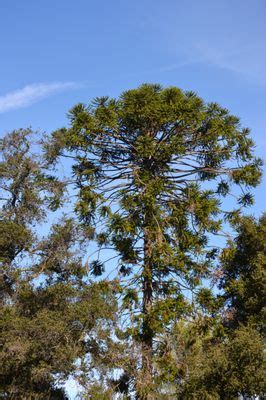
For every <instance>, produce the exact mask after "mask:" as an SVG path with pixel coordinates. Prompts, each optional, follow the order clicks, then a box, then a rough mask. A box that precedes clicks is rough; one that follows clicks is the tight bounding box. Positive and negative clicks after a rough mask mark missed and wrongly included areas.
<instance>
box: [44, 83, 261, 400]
mask: <svg viewBox="0 0 266 400" xmlns="http://www.w3.org/2000/svg"><path fill="white" fill-rule="evenodd" d="M69 119H70V126H69V127H68V128H63V129H60V130H58V131H56V132H54V134H53V137H52V139H51V142H50V144H49V145H47V146H46V150H47V157H48V159H49V160H50V162H53V161H54V160H56V158H57V157H58V156H60V155H66V156H68V157H73V158H74V159H75V161H74V165H73V173H74V177H75V185H76V187H77V188H78V201H77V203H76V212H77V213H78V215H79V217H80V220H81V221H82V222H83V224H85V225H88V226H93V227H94V229H95V240H96V242H97V243H98V246H99V253H100V252H101V251H104V249H112V250H114V251H115V252H116V253H115V255H116V256H117V260H118V262H117V264H116V270H117V276H118V278H119V279H120V283H121V287H122V289H121V290H122V293H123V307H124V309H126V308H128V309H129V310H130V312H132V315H134V317H131V318H128V320H127V322H126V325H127V334H128V335H131V337H132V338H133V339H134V341H135V342H136V343H139V345H140V347H141V360H140V361H138V362H137V363H136V368H137V369H138V368H139V369H140V372H139V374H138V375H137V377H135V389H136V391H137V393H138V398H140V399H154V398H156V394H155V387H154V377H155V376H156V365H155V363H154V356H153V355H154V352H155V346H154V342H155V339H156V335H157V334H159V333H161V332H163V331H164V330H165V329H167V327H168V326H169V324H171V322H172V321H173V320H175V319H176V318H179V317H182V316H184V315H185V314H186V313H188V312H189V311H190V310H191V300H192V295H189V296H188V297H189V298H188V299H187V298H186V293H188V292H187V291H189V292H190V293H192V294H193V291H194V290H195V288H196V287H197V286H198V285H200V283H201V280H202V279H203V278H208V276H209V272H210V269H211V267H212V259H213V257H214V255H215V249H213V248H210V245H209V238H210V236H211V235H216V234H218V233H219V231H220V229H221V227H222V221H223V220H224V219H225V218H227V219H228V220H230V218H231V219H232V218H234V219H235V218H237V215H238V214H239V213H240V209H241V207H242V205H247V204H250V203H251V202H252V195H251V194H250V193H249V192H248V189H249V187H252V186H256V185H257V184H258V182H259V180H260V175H261V173H260V166H261V162H260V160H258V159H256V158H254V155H253V142H252V140H251V139H250V137H249V130H248V129H246V128H242V127H241V125H240V122H239V119H238V118H237V117H235V116H233V115H231V114H230V113H229V111H228V110H227V109H225V108H222V107H220V106H219V105H218V104H216V103H209V104H206V103H204V101H203V100H202V99H201V98H199V97H198V96H197V95H196V94H195V93H193V92H183V91H182V90H180V89H178V88H176V87H169V88H165V89H164V88H162V87H161V86H159V85H153V84H144V85H142V86H140V87H139V88H137V89H135V90H129V91H126V92H124V93H122V95H121V96H120V97H119V98H118V99H112V98H108V97H101V98H96V99H95V100H94V101H93V102H92V103H91V104H89V105H88V106H86V105H84V104H78V105H76V106H75V107H74V108H73V109H72V110H71V111H70V112H69ZM234 190H235V192H234V193H235V195H236V196H237V197H238V201H237V208H235V209H228V210H224V209H223V208H222V206H221V204H222V203H221V199H222V198H223V197H226V196H230V195H231V194H232V192H233V191H234ZM90 267H91V270H92V272H94V274H95V275H98V276H100V275H101V274H102V273H103V272H104V264H103V263H102V262H101V260H100V259H97V260H95V261H93V262H91V264H90ZM125 373H126V375H129V377H130V374H132V372H131V371H130V369H128V371H125ZM124 376H125V374H123V377H124Z"/></svg>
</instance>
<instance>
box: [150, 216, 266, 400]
mask: <svg viewBox="0 0 266 400" xmlns="http://www.w3.org/2000/svg"><path fill="white" fill-rule="evenodd" d="M235 229H236V235H235V238H234V240H232V239H231V240H230V241H229V242H228V244H227V246H226V247H225V248H224V250H223V251H222V253H221V257H220V264H219V266H218V268H217V270H218V272H219V276H220V280H219V281H220V289H221V290H222V292H221V294H218V295H217V297H216V298H215V296H214V295H212V296H210V293H209V295H208V296H207V291H206V289H204V290H202V291H200V292H199V295H198V304H201V306H202V308H201V311H200V309H199V311H198V315H197V317H196V318H195V319H185V320H181V321H178V322H177V323H176V324H175V325H173V326H172V328H171V332H170V333H168V334H167V335H165V336H164V337H162V338H161V341H160V343H159V346H158V361H157V362H158V364H159V365H160V374H159V375H158V385H159V386H160V383H162V382H163V383H164V384H163V385H162V384H161V387H163V388H164V387H165V385H166V384H167V389H165V390H164V391H165V393H166V394H165V398H178V399H179V398H180V399H191V398H193V399H228V400H229V399H239V396H240V395H242V396H243V398H249V399H251V398H252V399H253V398H254V399H255V398H256V399H258V398H264V390H265V385H264V378H263V372H264V369H263V363H264V360H263V358H264V357H263V354H264V348H265V346H264V321H265V316H264V313H265V311H264V309H265V301H264V298H265V296H264V291H265V289H264V285H263V281H264V268H265V216H264V215H263V216H262V217H261V218H260V219H259V220H256V219H255V218H252V217H242V218H241V219H240V220H238V221H237V223H236V225H235ZM203 295H204V296H203ZM167 396H168V397H167ZM162 398H164V397H163V395H162Z"/></svg>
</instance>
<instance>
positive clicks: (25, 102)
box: [0, 82, 78, 113]
mask: <svg viewBox="0 0 266 400" xmlns="http://www.w3.org/2000/svg"><path fill="white" fill-rule="evenodd" d="M77 86H78V85H77V84H76V83H75V82H53V83H34V84H32V85H27V86H25V87H23V88H22V89H18V90H15V91H12V92H9V93H6V94H5V95H3V96H0V113H5V112H7V111H11V110H16V109H18V108H22V107H28V106H30V105H31V104H33V103H36V102H38V101H40V100H42V99H44V98H45V97H48V96H51V95H53V94H55V93H58V92H62V91H64V90H67V89H74V88H76V87H77Z"/></svg>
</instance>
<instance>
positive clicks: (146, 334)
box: [139, 228, 154, 400]
mask: <svg viewBox="0 0 266 400" xmlns="http://www.w3.org/2000/svg"><path fill="white" fill-rule="evenodd" d="M152 247H153V243H152V240H151V238H150V234H149V231H148V229H147V228H145V231H144V266H143V307H142V311H143V326H142V380H143V381H142V386H143V387H144V389H145V390H144V393H141V395H140V396H139V399H141V400H153V399H154V397H153V395H152V393H151V392H150V390H151V387H152V378H153V366H152V361H153V360H152V356H153V354H152V345H153V329H152V326H151V308H152V297H153V288H152V273H153V271H152ZM142 392H143V391H142Z"/></svg>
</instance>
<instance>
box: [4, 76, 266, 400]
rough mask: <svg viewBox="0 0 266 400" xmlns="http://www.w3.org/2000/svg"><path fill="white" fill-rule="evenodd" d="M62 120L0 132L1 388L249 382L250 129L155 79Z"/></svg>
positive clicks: (121, 392)
mask: <svg viewBox="0 0 266 400" xmlns="http://www.w3.org/2000/svg"><path fill="white" fill-rule="evenodd" d="M68 118H69V125H68V126H67V127H64V128H61V129H58V130H56V131H55V132H53V133H52V134H51V135H48V136H45V137H42V138H41V140H39V141H37V142H36V143H35V142H34V141H33V140H32V139H29V138H30V136H31V135H32V132H31V131H30V130H19V131H15V132H13V133H11V134H9V135H8V136H7V137H5V138H4V139H3V142H2V148H1V150H2V161H1V164H0V178H1V189H2V192H3V194H1V201H2V208H1V221H0V232H1V239H0V252H1V253H0V261H1V263H2V266H3V277H2V281H1V286H2V287H3V295H2V314H3V317H2V321H3V324H2V331H3V332H4V337H5V340H4V346H3V351H2V357H3V366H4V374H3V377H4V378H3V381H2V383H1V385H2V386H3V394H4V395H5V396H13V397H14V396H17V397H18V396H21V395H22V394H23V395H25V394H26V395H28V396H35V398H49V397H47V396H52V395H54V394H53V393H54V391H57V393H58V396H61V397H56V398H64V397H63V396H65V394H64V393H63V390H62V389H60V388H59V385H58V383H60V382H63V381H64V379H66V378H67V377H69V376H70V375H71V374H72V375H75V376H76V378H77V380H78V382H79V383H80V385H81V386H83V388H84V391H83V394H82V396H83V397H82V398H88V399H89V398H92V399H97V398H99V399H112V398H113V399H114V398H121V399H126V398H127V399H129V398H132V399H135V398H136V399H140V400H153V399H171V398H173V399H174V398H178V399H179V398H180V399H192V398H194V399H206V400H207V399H219V398H221V399H228V400H229V399H233V398H237V396H239V395H240V394H243V395H251V396H255V395H260V394H262V393H263V388H262V387H261V384H260V380H261V364H262V340H261V339H262V323H261V318H262V306H263V300H262V289H263V288H262V284H261V277H262V271H263V259H264V258H263V257H264V254H265V253H264V246H263V244H264V227H263V226H264V225H263V224H264V222H263V221H264V217H263V218H262V219H261V220H260V221H256V220H254V219H252V218H251V217H243V210H244V207H246V206H248V205H251V204H252V203H253V196H252V193H251V189H252V187H255V186H256V185H257V184H258V183H259V182H260V179H261V165H262V162H261V160H260V159H258V158H256V157H255V155H254V143H253V141H252V139H251V138H250V132H249V130H248V129H247V128H243V127H242V126H241V124H240V120H239V118H237V117H235V116H234V115H231V114H230V112H229V111H228V110H227V109H225V108H223V107H221V106H220V105H218V104H216V103H205V102H204V101H203V100H202V99H201V98H200V97H198V96H197V95H196V94H195V93H194V92H184V91H182V90H180V89H179V88H176V87H169V88H163V87H161V86H160V85H155V84H144V85H142V86H140V87H139V88H137V89H134V90H128V91H126V92H124V93H122V94H121V95H120V96H119V97H118V98H117V99H113V98H109V97H99V98H96V99H95V100H93V101H92V102H91V103H90V104H89V105H84V104H77V105H76V106H74V107H73V108H72V109H71V110H70V111H69V113H68ZM59 163H61V164H62V163H63V164H64V163H65V165H67V167H68V169H67V170H69V166H71V171H72V173H70V174H68V176H66V177H62V176H60V174H59V173H58V170H57V166H58V165H59ZM67 191H68V192H67ZM66 193H68V195H69V197H70V198H71V200H70V201H69V203H68V205H66V197H67V196H66ZM65 210H67V212H68V215H65V214H64V211H65ZM51 213H54V215H57V216H58V215H59V217H58V218H57V219H56V222H51V223H50V221H51V219H50V218H51V217H50V215H51ZM45 219H46V221H47V222H46V224H45V223H44V220H45ZM49 219H50V221H49ZM41 232H46V233H45V234H43V233H42V235H41ZM234 232H236V238H235V239H232V235H233V236H234ZM2 233H3V234H2ZM220 235H221V236H222V237H227V238H229V237H230V239H229V240H228V243H227V244H226V245H225V243H224V249H223V250H222V251H220V247H221V240H220V239H218V238H219V236H220ZM13 354H14V356H13ZM10 355H12V357H10ZM18 370H20V371H23V373H22V374H21V373H20V375H18V373H17V371H18ZM38 396H39V397H38ZM42 396H43V397H42ZM45 396H46V397H45ZM115 396H120V397H115ZM7 398H8V397H7ZM10 398H12V397H10ZM14 398H15V397H14ZM51 398H54V397H51Z"/></svg>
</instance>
